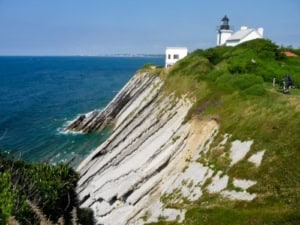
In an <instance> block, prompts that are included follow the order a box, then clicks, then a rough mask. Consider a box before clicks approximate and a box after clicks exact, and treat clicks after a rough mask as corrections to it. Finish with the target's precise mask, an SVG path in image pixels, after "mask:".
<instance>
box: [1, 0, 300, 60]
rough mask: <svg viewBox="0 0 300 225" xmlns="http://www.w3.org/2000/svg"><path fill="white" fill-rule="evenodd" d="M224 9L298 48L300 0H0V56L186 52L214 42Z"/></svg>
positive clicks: (233, 19) (236, 20)
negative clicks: (179, 48)
mask: <svg viewBox="0 0 300 225" xmlns="http://www.w3.org/2000/svg"><path fill="white" fill-rule="evenodd" d="M224 15H227V16H228V17H229V19H230V21H229V23H230V25H232V26H234V28H235V30H238V29H239V28H240V26H242V25H246V26H248V27H251V28H252V27H255V28H257V27H263V28H264V36H265V37H266V38H268V39H271V40H272V41H273V42H275V43H276V44H279V45H284V46H287V45H292V46H293V47H295V48H300V1H299V0H284V1H283V0H272V1H270V0H251V1H241V0H207V1H201V0H0V55H41V56H43V55H45V56H46V55H57V56H60V55H105V54H126V53H128V54H163V53H164V51H165V48H166V47H168V46H172V47H173V46H183V47H187V48H188V49H189V51H190V52H191V51H193V50H195V49H198V48H202V49H205V48H209V47H214V46H215V45H216V27H217V26H219V25H220V24H221V19H222V18H223V16H224Z"/></svg>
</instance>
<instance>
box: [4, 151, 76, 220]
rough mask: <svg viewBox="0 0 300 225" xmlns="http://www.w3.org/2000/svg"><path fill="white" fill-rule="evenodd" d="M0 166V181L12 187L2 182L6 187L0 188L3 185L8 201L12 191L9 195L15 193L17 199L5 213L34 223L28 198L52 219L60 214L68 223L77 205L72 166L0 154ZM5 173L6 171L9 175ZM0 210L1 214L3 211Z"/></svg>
mask: <svg viewBox="0 0 300 225" xmlns="http://www.w3.org/2000/svg"><path fill="white" fill-rule="evenodd" d="M0 165H1V166H0V175H1V176H0V180H1V179H2V180H4V181H5V182H6V183H7V182H8V180H10V182H11V186H7V185H8V184H6V183H5V182H3V184H6V186H4V187H3V186H1V187H0V188H2V189H3V188H5V190H6V192H3V193H5V196H8V197H6V199H8V200H9V199H11V197H10V198H9V196H10V195H9V193H13V194H12V195H11V196H14V198H15V200H14V201H15V202H16V204H13V207H12V211H10V210H9V211H8V212H11V214H12V215H13V216H15V217H16V219H17V220H18V221H19V222H20V223H21V224H28V223H30V224H35V223H36V222H37V221H36V219H35V216H34V214H33V212H32V211H31V209H30V207H29V206H28V204H27V202H26V200H27V199H28V200H30V201H31V202H33V203H34V204H35V205H37V207H39V208H40V209H41V210H42V211H43V212H44V213H45V215H46V216H47V217H48V218H49V219H50V220H51V221H57V220H58V219H59V217H61V216H64V219H65V221H66V224H69V223H70V221H71V211H72V209H73V208H74V207H76V208H77V207H78V201H77V195H76V191H75V188H76V185H77V181H78V174H77V173H76V172H75V171H74V170H73V169H72V168H70V167H69V166H68V165H65V164H59V165H57V166H51V165H49V164H46V163H38V164H31V163H26V162H24V161H21V160H15V159H5V158H3V157H1V156H0ZM5 174H9V177H7V175H5ZM1 184H2V182H1ZM12 186H13V187H14V189H13V190H12ZM0 199H1V196H0ZM0 201H1V200H0ZM9 201H12V200H9ZM0 204H1V202H0ZM3 204H4V203H3ZM5 204H6V205H9V204H8V203H5ZM0 208H1V205H0ZM8 209H9V208H8ZM1 211H2V214H3V210H1ZM6 214H7V215H8V214H9V213H6Z"/></svg>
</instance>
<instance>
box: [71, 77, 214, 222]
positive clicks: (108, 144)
mask: <svg viewBox="0 0 300 225" xmlns="http://www.w3.org/2000/svg"><path fill="white" fill-rule="evenodd" d="M162 85H163V82H162V81H161V80H160V79H159V77H155V76H151V75H149V74H146V73H145V74H138V75H135V76H134V77H133V78H132V79H131V80H130V81H129V82H128V84H127V85H126V86H125V87H124V88H123V89H122V90H121V92H120V93H119V94H118V95H117V96H116V97H115V98H114V99H113V101H112V102H111V103H110V104H109V105H108V106H107V107H106V108H105V109H104V110H103V111H102V112H93V113H90V114H89V116H87V117H85V118H78V120H77V121H74V122H73V123H72V124H70V126H69V128H68V129H71V128H70V127H72V126H73V127H72V129H73V130H74V129H76V130H78V131H83V132H90V131H94V130H98V129H102V128H103V127H105V126H107V124H109V123H112V122H114V124H115V127H114V129H113V132H112V134H111V135H110V137H109V138H108V139H107V140H106V141H105V142H104V143H103V144H102V145H101V146H99V147H98V148H97V149H96V150H95V151H94V152H93V153H91V154H90V155H89V156H88V157H87V158H86V159H85V160H84V161H83V162H82V163H81V164H80V165H79V167H78V171H79V172H80V174H81V178H80V180H79V183H78V193H79V197H80V201H81V206H82V207H91V208H92V209H93V210H94V212H95V216H96V219H97V222H98V223H99V224H105V225H108V224H114V225H116V224H122V225H124V224H133V223H138V222H137V221H138V219H139V218H138V215H139V214H140V213H141V212H142V211H143V209H144V208H145V207H150V206H151V205H153V204H157V203H159V198H160V193H161V192H162V191H163V190H162V189H165V188H166V186H164V185H162V184H163V183H164V184H167V183H168V182H170V181H168V180H171V178H172V179H174V176H176V174H179V173H180V172H181V171H182V169H183V168H184V166H185V164H186V162H185V160H186V158H185V157H186V155H187V154H188V152H190V151H191V146H190V144H189V142H190V139H191V137H193V136H194V134H193V131H192V129H191V123H185V124H184V123H183V121H184V118H185V116H186V114H187V112H188V110H189V109H190V107H191V105H192V104H191V102H190V101H188V100H185V99H177V98H176V97H175V96H172V95H169V96H164V95H163V94H161V87H162ZM124 102H126V104H123V103H124ZM119 103H121V107H120V105H118V104H119ZM212 123H213V125H212V126H210V128H209V129H207V134H205V135H206V136H205V137H204V138H202V139H201V138H200V139H199V141H200V142H201V143H202V145H203V144H204V143H205V142H206V141H207V139H208V138H210V137H211V135H212V133H213V132H214V131H215V129H216V127H217V125H216V123H215V122H214V121H213V122H212ZM75 125H76V126H75ZM204 127H205V126H203V128H204ZM203 133H205V131H203ZM199 141H198V142H199ZM197 146H199V143H198V144H197ZM169 211H170V210H169ZM166 212H167V211H166ZM168 213H169V214H170V213H171V214H172V213H173V212H171V211H170V212H168ZM134 221H136V222H134Z"/></svg>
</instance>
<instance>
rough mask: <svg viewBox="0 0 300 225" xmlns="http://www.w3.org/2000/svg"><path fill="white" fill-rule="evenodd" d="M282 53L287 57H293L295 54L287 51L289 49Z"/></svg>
mask: <svg viewBox="0 0 300 225" xmlns="http://www.w3.org/2000/svg"><path fill="white" fill-rule="evenodd" d="M284 54H285V55H286V56H287V57H295V56H297V55H296V54H295V53H292V52H289V51H285V52H284Z"/></svg>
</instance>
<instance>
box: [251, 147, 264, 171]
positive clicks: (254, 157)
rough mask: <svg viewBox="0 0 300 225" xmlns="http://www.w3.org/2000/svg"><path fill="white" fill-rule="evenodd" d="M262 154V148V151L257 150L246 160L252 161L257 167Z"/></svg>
mask: <svg viewBox="0 0 300 225" xmlns="http://www.w3.org/2000/svg"><path fill="white" fill-rule="evenodd" d="M264 154H265V150H262V151H259V152H257V153H255V154H253V155H252V156H251V157H250V158H249V159H248V161H249V162H252V163H253V164H254V165H255V166H256V167H259V166H260V164H261V161H262V159H263V157H264Z"/></svg>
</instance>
